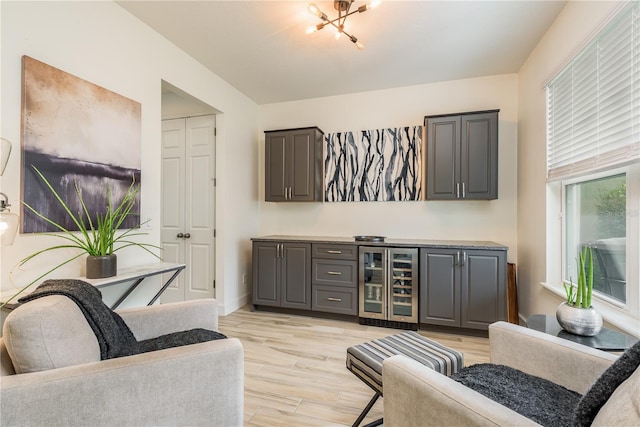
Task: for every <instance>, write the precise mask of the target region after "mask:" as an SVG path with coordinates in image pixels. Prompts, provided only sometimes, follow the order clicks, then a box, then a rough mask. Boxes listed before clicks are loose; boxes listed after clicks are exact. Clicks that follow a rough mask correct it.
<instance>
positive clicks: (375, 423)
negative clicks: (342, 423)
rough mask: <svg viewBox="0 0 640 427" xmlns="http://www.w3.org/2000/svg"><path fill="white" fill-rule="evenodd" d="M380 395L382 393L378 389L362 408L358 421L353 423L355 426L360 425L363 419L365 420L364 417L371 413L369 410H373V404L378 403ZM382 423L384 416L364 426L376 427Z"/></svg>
mask: <svg viewBox="0 0 640 427" xmlns="http://www.w3.org/2000/svg"><path fill="white" fill-rule="evenodd" d="M380 396H381V395H380V393H378V392H377V391H376V394H374V395H373V397H372V398H371V400H370V401H369V403H367V406H366V407H365V408H364V409H363V410H362V412H361V413H360V415H359V416H358V419H357V420H356V422H355V423H353V427H358V426H359V425H360V423H361V422H362V420H364V417H366V416H367V414H368V413H369V411H370V410H371V408H372V407H373V405H374V404H375V403H376V401H377V400H378V398H379V397H380ZM380 424H382V418H380V419H379V420H375V421H373V422H371V423H369V424H367V425H366V426H364V427H375V426H379V425H380Z"/></svg>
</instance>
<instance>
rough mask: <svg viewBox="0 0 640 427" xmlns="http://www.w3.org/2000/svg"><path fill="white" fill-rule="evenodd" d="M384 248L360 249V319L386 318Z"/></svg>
mask: <svg viewBox="0 0 640 427" xmlns="http://www.w3.org/2000/svg"><path fill="white" fill-rule="evenodd" d="M385 254H386V251H385V249H384V248H380V249H378V248H369V247H360V289H359V291H360V298H359V299H360V309H359V315H360V317H368V318H372V319H385V318H386V316H387V310H386V306H387V290H386V283H387V265H386V262H387V260H386V256H385Z"/></svg>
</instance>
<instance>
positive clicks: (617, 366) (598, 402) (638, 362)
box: [573, 341, 640, 426]
mask: <svg viewBox="0 0 640 427" xmlns="http://www.w3.org/2000/svg"><path fill="white" fill-rule="evenodd" d="M638 366H640V341H638V342H637V343H635V344H634V345H633V347H631V348H630V349H628V350H627V351H625V352H624V353H623V354H622V356H620V357H619V358H618V360H616V361H615V362H613V364H612V365H611V366H609V368H607V370H606V371H604V373H603V374H602V375H601V376H600V378H598V379H597V380H596V382H595V383H593V385H592V386H591V388H590V389H589V391H587V392H586V393H585V395H584V396H582V399H580V402H578V406H577V407H576V411H575V414H574V419H573V424H574V425H575V426H589V425H591V423H592V422H593V420H594V418H595V417H596V415H598V411H599V410H600V408H602V406H603V405H604V404H605V403H607V400H609V397H611V395H612V394H613V392H614V391H615V390H616V388H618V386H619V385H620V384H622V383H623V382H625V381H626V380H627V378H629V377H630V376H631V374H633V373H634V372H635V370H636V369H638Z"/></svg>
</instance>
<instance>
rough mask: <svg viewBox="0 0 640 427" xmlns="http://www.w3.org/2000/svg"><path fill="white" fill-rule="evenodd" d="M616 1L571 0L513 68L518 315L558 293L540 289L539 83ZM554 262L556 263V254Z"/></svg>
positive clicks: (542, 163)
mask: <svg viewBox="0 0 640 427" xmlns="http://www.w3.org/2000/svg"><path fill="white" fill-rule="evenodd" d="M618 5H619V2H610V1H604V2H581V1H571V2H568V3H567V6H566V7H565V8H564V9H563V11H562V12H561V14H560V15H559V16H558V18H557V19H556V21H555V22H554V24H553V25H552V26H551V28H550V29H549V30H548V31H547V33H546V34H545V36H544V38H543V39H542V40H541V41H540V43H539V44H538V46H537V47H536V49H535V50H534V51H533V52H532V54H531V55H530V56H529V58H528V59H527V61H526V63H525V64H524V65H523V66H522V68H521V69H520V73H519V79H520V84H519V90H518V98H519V104H518V112H519V116H520V121H519V124H518V140H519V149H518V301H519V311H520V314H521V315H522V316H523V317H527V316H529V315H531V314H534V313H547V314H553V313H555V309H556V307H557V306H558V304H559V303H560V302H561V299H560V297H558V296H555V295H553V294H551V293H550V292H548V291H546V290H544V289H543V288H542V287H541V286H540V283H541V282H543V281H544V280H545V278H546V269H547V263H546V257H547V252H546V247H547V240H546V237H545V235H546V233H547V230H546V227H547V222H546V209H547V206H546V200H545V198H546V145H545V144H546V116H545V102H546V100H545V91H544V88H543V83H544V82H545V80H547V79H548V78H549V77H550V76H551V75H552V74H553V73H554V71H555V70H557V69H558V67H560V66H561V64H562V63H563V62H564V61H565V60H567V59H568V58H569V57H570V55H571V54H572V52H574V51H575V50H576V49H577V48H578V47H579V46H580V45H581V44H582V43H583V42H584V41H585V40H587V39H588V38H590V35H592V34H593V32H594V31H595V29H596V28H598V27H599V25H600V24H601V23H602V22H603V21H604V20H605V19H606V18H607V17H609V16H610V14H611V12H612V11H613V10H615V9H616V8H617V7H618ZM554 262H558V263H559V262H560V260H559V259H558V260H557V261H554Z"/></svg>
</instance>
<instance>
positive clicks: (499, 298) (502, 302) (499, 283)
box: [420, 248, 507, 330]
mask: <svg viewBox="0 0 640 427" xmlns="http://www.w3.org/2000/svg"><path fill="white" fill-rule="evenodd" d="M506 274H507V259H506V251H503V250H483V249H473V250H469V249H431V248H423V249H420V323H424V324H430V325H441V326H452V327H461V328H470V329H483V330H486V329H488V327H489V325H490V324H491V323H493V322H496V321H498V320H506Z"/></svg>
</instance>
